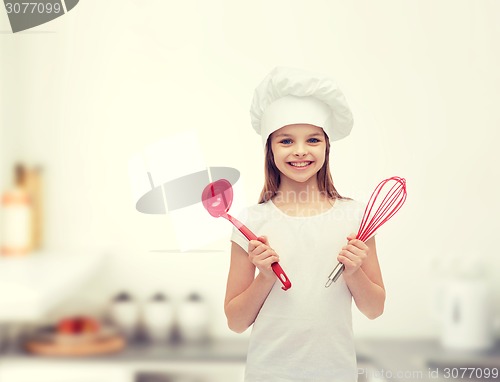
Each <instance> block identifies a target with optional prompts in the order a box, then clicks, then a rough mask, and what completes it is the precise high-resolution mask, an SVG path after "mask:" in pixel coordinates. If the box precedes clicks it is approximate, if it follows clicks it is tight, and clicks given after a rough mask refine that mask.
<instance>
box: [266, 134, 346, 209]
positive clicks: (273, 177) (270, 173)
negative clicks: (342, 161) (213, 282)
mask: <svg viewBox="0 0 500 382" xmlns="http://www.w3.org/2000/svg"><path fill="white" fill-rule="evenodd" d="M323 133H324V134H325V140H326V151H325V163H323V166H322V167H321V169H320V170H319V171H318V173H317V174H316V176H317V179H318V190H319V191H320V192H321V193H323V194H326V195H327V196H328V198H330V199H349V198H346V197H343V196H340V194H339V193H338V192H337V190H336V189H335V186H334V185H333V179H332V174H331V173H330V140H329V139H328V135H327V134H326V133H325V132H323ZM271 135H272V134H271ZM271 135H269V137H268V138H267V142H266V157H265V162H264V176H265V180H264V187H263V188H262V191H261V193H260V197H259V204H261V203H265V202H267V201H268V200H270V199H272V198H273V196H274V195H276V193H277V192H278V188H279V186H280V181H281V173H280V171H279V170H278V168H277V167H276V164H275V163H274V155H273V150H272V147H271Z"/></svg>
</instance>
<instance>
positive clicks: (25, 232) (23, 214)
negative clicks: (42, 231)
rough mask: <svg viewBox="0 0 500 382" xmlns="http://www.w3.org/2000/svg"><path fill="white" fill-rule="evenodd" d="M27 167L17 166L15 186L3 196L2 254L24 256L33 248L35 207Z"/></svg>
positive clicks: (0, 251)
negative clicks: (29, 189)
mask: <svg viewBox="0 0 500 382" xmlns="http://www.w3.org/2000/svg"><path fill="white" fill-rule="evenodd" d="M26 183H27V169H26V167H25V166H24V165H22V164H17V165H16V166H15V181H14V187H13V188H12V189H10V190H8V191H6V192H4V193H3V195H2V198H1V208H2V224H1V225H0V227H1V230H2V232H1V246H0V254H1V255H3V256H22V255H26V254H28V253H30V252H31V250H32V247H33V246H32V229H33V227H32V224H33V223H32V219H33V209H32V201H31V198H30V195H29V192H28V191H27V188H26Z"/></svg>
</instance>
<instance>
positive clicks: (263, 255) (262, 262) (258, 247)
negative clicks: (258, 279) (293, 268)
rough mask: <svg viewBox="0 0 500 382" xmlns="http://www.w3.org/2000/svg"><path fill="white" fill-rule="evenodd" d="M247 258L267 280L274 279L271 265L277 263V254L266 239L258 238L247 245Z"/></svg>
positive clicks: (263, 237) (278, 259)
mask: <svg viewBox="0 0 500 382" xmlns="http://www.w3.org/2000/svg"><path fill="white" fill-rule="evenodd" d="M248 257H249V259H250V261H251V262H252V264H253V265H255V266H256V267H257V268H258V269H259V272H260V273H261V274H262V276H264V277H265V278H267V279H276V275H275V274H274V271H273V268H272V267H271V264H273V263H276V262H279V261H280V258H279V256H278V254H277V253H276V252H275V251H274V249H272V248H271V247H270V246H269V242H268V240H267V237H265V236H260V237H259V238H258V240H250V242H249V243H248Z"/></svg>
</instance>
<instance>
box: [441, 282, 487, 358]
mask: <svg viewBox="0 0 500 382" xmlns="http://www.w3.org/2000/svg"><path fill="white" fill-rule="evenodd" d="M435 297H436V300H435V301H436V310H437V313H438V318H439V321H440V324H441V344H442V346H443V347H445V348H448V349H454V350H468V351H480V350H486V349H489V348H491V347H492V346H493V344H494V329H493V326H494V325H493V311H492V301H491V297H492V296H491V288H490V286H489V285H488V283H487V282H486V281H483V280H479V279H472V280H448V281H445V282H443V283H442V284H441V286H440V287H439V288H438V290H437V294H436V296H435Z"/></svg>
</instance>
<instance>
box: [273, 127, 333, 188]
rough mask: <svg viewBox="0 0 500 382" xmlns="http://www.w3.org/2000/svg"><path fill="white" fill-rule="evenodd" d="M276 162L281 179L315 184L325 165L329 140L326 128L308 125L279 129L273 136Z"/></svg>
mask: <svg viewBox="0 0 500 382" xmlns="http://www.w3.org/2000/svg"><path fill="white" fill-rule="evenodd" d="M271 139H272V140H271V142H272V151H273V156H274V163H275V165H276V167H277V168H278V170H279V171H280V173H281V175H282V177H283V178H285V179H283V178H282V180H285V181H287V180H292V181H294V182H298V183H306V182H310V181H311V182H314V183H316V177H315V175H316V174H317V173H318V171H319V170H320V169H321V167H322V166H323V164H324V163H325V151H326V141H325V134H324V132H323V129H322V128H320V127H318V126H314V125H309V124H294V125H287V126H284V127H282V128H281V129H279V130H276V131H275V132H274V133H273V134H272V136H271Z"/></svg>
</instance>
